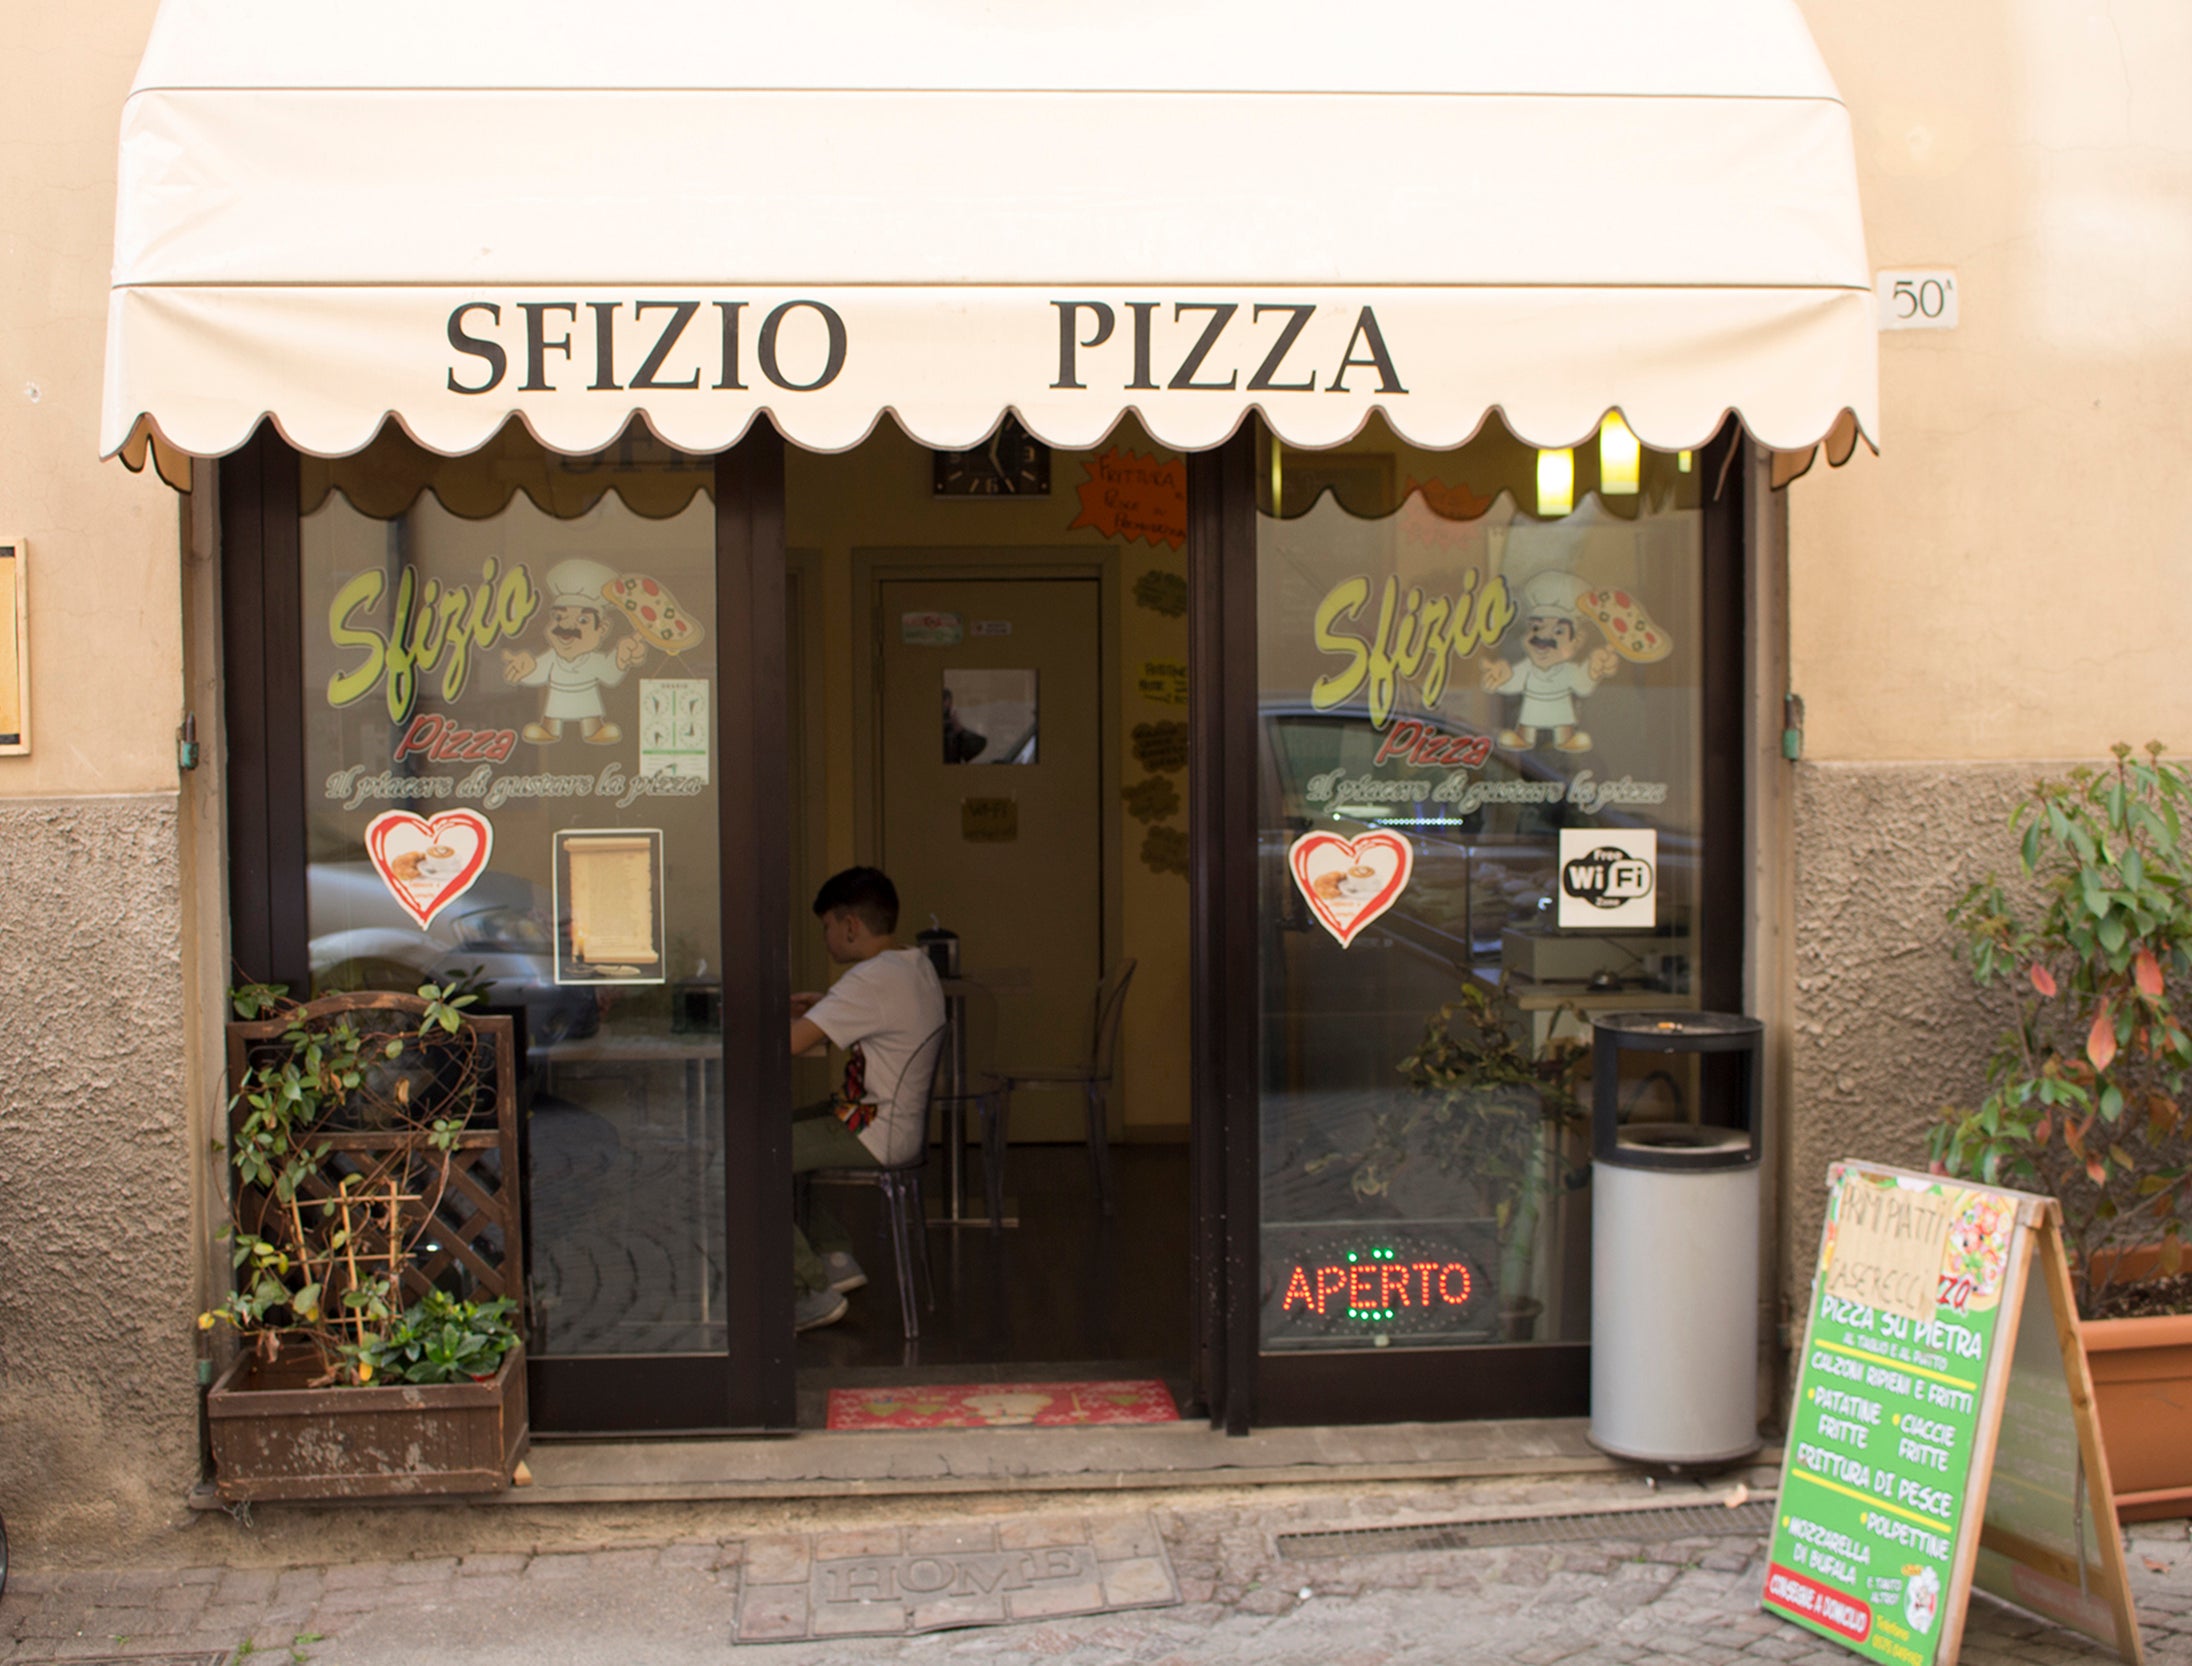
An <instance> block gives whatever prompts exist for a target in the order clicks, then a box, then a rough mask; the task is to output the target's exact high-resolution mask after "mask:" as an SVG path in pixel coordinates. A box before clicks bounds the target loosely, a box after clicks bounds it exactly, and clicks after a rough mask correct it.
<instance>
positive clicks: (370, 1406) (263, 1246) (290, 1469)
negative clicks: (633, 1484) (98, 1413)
mask: <svg viewBox="0 0 2192 1666" xmlns="http://www.w3.org/2000/svg"><path fill="white" fill-rule="evenodd" d="M233 999H234V1004H235V1009H236V1012H237V1015H238V1018H239V1022H237V1023H233V1024H231V1025H230V1026H229V1063H230V1079H231V1080H232V1081H233V1082H234V1083H235V1084H236V1091H235V1095H234V1098H233V1099H232V1100H231V1102H230V1106H229V1160H230V1165H231V1167H232V1168H233V1170H234V1172H235V1181H234V1195H233V1199H232V1210H231V1213H232V1220H231V1223H230V1226H229V1227H228V1229H227V1231H226V1234H225V1235H226V1236H227V1238H228V1239H229V1241H230V1243H231V1245H232V1257H231V1259H232V1265H233V1268H234V1273H235V1286H234V1288H233V1290H231V1291H230V1293H229V1294H228V1295H227V1296H226V1297H224V1298H223V1299H222V1300H221V1301H220V1302H219V1303H217V1304H216V1305H215V1306H214V1307H213V1308H211V1309H210V1310H209V1311H207V1312H206V1313H204V1314H202V1315H201V1316H200V1318H199V1321H198V1322H199V1325H200V1327H201V1328H202V1329H204V1330H207V1331H214V1330H216V1329H218V1328H221V1327H226V1328H227V1329H229V1330H232V1331H233V1332H234V1333H235V1334H236V1335H237V1336H238V1337H240V1338H241V1339H242V1340H243V1341H244V1342H245V1343H246V1344H247V1346H246V1347H245V1348H243V1349H242V1350H241V1351H240V1353H239V1354H238V1357H237V1358H236V1359H235V1360H234V1361H233V1363H231V1364H230V1366H229V1367H228V1369H227V1370H226V1371H225V1372H223V1373H222V1374H221V1376H220V1378H219V1380H218V1381H217V1382H216V1383H215V1384H214V1386H213V1388H212V1389H211V1391H210V1392H209V1394H208V1397H207V1407H206V1411H207V1419H208V1423H209V1428H210V1434H211V1441H212V1447H213V1456H214V1471H215V1473H214V1480H215V1485H216V1487H217V1488H218V1490H219V1492H220V1494H221V1496H222V1497H223V1498H225V1499H233V1500H264V1499H301V1498H320V1499H326V1498H360V1497H384V1496H394V1495H415V1494H426V1493H468V1492H492V1491H498V1490H500V1489H501V1488H503V1487H505V1486H507V1485H509V1484H510V1480H511V1477H512V1474H513V1472H514V1471H515V1470H516V1468H517V1466H518V1464H519V1461H520V1459H521V1458H522V1456H523V1453H524V1450H525V1444H526V1439H527V1425H526V1412H525V1351H524V1345H523V1342H522V1339H521V1337H520V1333H519V1327H518V1318H519V1312H520V1306H519V1301H518V1295H519V1288H518V1285H519V1275H518V1269H519V1268H520V1267H521V1266H522V1265H523V1259H522V1246H521V1244H520V1241H519V1229H518V1211H517V1208H516V1204H515V1188H516V1182H517V1141H516V1117H515V1093H514V1067H515V1055H514V1049H513V1046H512V1038H511V1024H510V1020H509V1019H507V1018H486V1017H475V1016H472V1015H469V1014H467V1013H466V1012H465V1011H464V1010H463V1009H464V1008H466V1007H468V1006H469V1005H471V1004H472V1002H473V1000H474V999H475V997H473V996H472V995H469V994H466V993H462V992H461V991H459V990H458V989H457V988H455V987H446V988H445V987H437V986H435V985H431V984H429V985H426V986H424V987H422V988H421V989H420V990H419V992H418V995H417V996H416V997H412V996H406V995H396V994H379V993H361V994H343V995H333V996H328V997H325V998H323V999H321V1000H318V1001H315V1002H312V1003H311V1004H309V1005H299V1004H298V1003H296V1002H293V1001H291V1000H289V999H288V998H287V997H286V995H285V994H284V993H283V992H282V991H281V990H279V989H276V988H271V987H268V986H265V985H253V986H251V987H248V988H245V989H241V990H238V991H237V992H236V993H235V995H234V998H233Z"/></svg>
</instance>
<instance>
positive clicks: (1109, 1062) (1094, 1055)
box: [1088, 956, 1136, 1082]
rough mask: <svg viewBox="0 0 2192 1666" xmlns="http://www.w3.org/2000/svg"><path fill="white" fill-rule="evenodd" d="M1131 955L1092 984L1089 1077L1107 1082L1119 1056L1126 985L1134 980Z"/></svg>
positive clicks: (1134, 963)
mask: <svg viewBox="0 0 2192 1666" xmlns="http://www.w3.org/2000/svg"><path fill="white" fill-rule="evenodd" d="M1135 965H1136V962H1135V960H1134V959H1133V957H1132V956H1129V957H1128V958H1127V959H1125V960H1122V961H1120V962H1119V964H1118V965H1116V966H1114V967H1112V969H1111V970H1110V971H1108V972H1106V973H1105V974H1104V981H1103V982H1102V983H1100V984H1098V985H1097V986H1096V1028H1095V1030H1094V1031H1093V1032H1092V1033H1091V1035H1090V1037H1089V1047H1088V1074H1089V1080H1091V1081H1095V1082H1108V1081H1110V1080H1111V1072H1112V1068H1113V1066H1114V1065H1116V1064H1117V1062H1118V1058H1119V1021H1120V1019H1121V1018H1122V1017H1123V1016H1124V1015H1125V1013H1126V986H1127V985H1128V984H1130V983H1132V982H1133V981H1134V967H1135Z"/></svg>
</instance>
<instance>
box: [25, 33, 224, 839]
mask: <svg viewBox="0 0 2192 1666" xmlns="http://www.w3.org/2000/svg"><path fill="white" fill-rule="evenodd" d="M153 11H154V0H113V3H102V4H100V5H96V6H55V5H50V4H44V3H42V0H0V40H5V41H6V42H7V49H6V50H5V51H4V52H0V204H4V205H5V207H4V210H0V536H4V537H20V538H22V539H24V540H25V541H26V542H27V543H28V544H29V546H30V553H31V583H30V604H31V629H30V669H31V752H30V755H29V756H28V757H23V758H0V796H12V797H22V796H28V795H53V794H74V793H132V792H152V791H168V792H171V791H173V790H174V788H175V784H176V769H175V726H176V724H177V722H178V721H179V720H180V717H181V707H182V613H181V607H182V603H181V590H180V580H179V576H178V574H179V553H178V552H179V550H180V547H181V533H180V529H179V526H178V523H177V511H176V495H175V493H173V492H172V491H170V490H169V489H168V488H167V487H166V486H164V485H162V484H161V483H160V481H159V480H158V479H157V478H155V477H153V476H151V475H149V474H147V475H144V476H138V475H132V474H131V473H129V471H128V470H126V469H124V468H123V467H122V466H121V465H120V464H119V463H102V462H100V461H99V430H98V420H99V382H100V367H101V362H102V360H103V358H104V354H105V347H106V341H105V337H106V304H107V269H108V266H109V264H110V261H111V257H112V252H113V247H114V147H115V135H116V133H117V131H118V129H119V126H120V122H121V110H122V99H123V97H124V95H125V94H127V92H128V91H129V82H130V77H131V75H132V74H133V73H134V72H135V70H136V68H137V57H138V54H139V53H140V52H141V51H142V50H143V48H144V42H145V35H146V32H147V31H148V30H149V29H150V27H151V24H152V14H153Z"/></svg>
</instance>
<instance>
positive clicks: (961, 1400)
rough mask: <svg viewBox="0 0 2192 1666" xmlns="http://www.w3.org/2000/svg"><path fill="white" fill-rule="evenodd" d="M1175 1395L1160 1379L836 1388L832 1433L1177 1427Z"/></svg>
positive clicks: (834, 1390) (1177, 1417) (832, 1393)
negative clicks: (1124, 1425) (1123, 1425)
mask: <svg viewBox="0 0 2192 1666" xmlns="http://www.w3.org/2000/svg"><path fill="white" fill-rule="evenodd" d="M1179 1420H1180V1412H1179V1408H1178V1407H1177V1406H1175V1405H1174V1404H1173V1403H1172V1391H1171V1390H1170V1389H1168V1388H1166V1387H1165V1385H1164V1384H1163V1383H1161V1382H1159V1381H1158V1380H1157V1379H1156V1378H1155V1377H1146V1378H1142V1379H1139V1380H1134V1381H1125V1382H1092V1383H930V1384H923V1385H919V1386H914V1387H906V1388H833V1389H831V1390H830V1415H829V1423H828V1425H827V1426H828V1427H829V1428H832V1429H1004V1428H1027V1427H1033V1428H1037V1429H1077V1428H1084V1427H1086V1426H1087V1425H1089V1424H1092V1423H1177V1422H1179Z"/></svg>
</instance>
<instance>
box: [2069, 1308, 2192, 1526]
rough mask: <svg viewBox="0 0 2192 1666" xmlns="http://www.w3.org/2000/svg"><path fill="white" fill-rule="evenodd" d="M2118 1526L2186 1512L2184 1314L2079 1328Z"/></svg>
mask: <svg viewBox="0 0 2192 1666" xmlns="http://www.w3.org/2000/svg"><path fill="white" fill-rule="evenodd" d="M2078 1335H2079V1339H2080V1340H2081V1341H2082V1342H2083V1343H2084V1344H2085V1360H2086V1368H2087V1369H2088V1370H2089V1371H2091V1372H2092V1374H2093V1403H2094V1405H2095V1407H2096V1408H2097V1409H2098V1411H2099V1413H2100V1420H2101V1450H2102V1451H2103V1452H2104V1453H2106V1454H2107V1457H2108V1482H2109V1485H2110V1487H2112V1488H2113V1489H2114V1490H2115V1494H2116V1518H2117V1520H2119V1521H2161V1520H2165V1519H2167V1518H2170V1517H2173V1516H2181V1515H2184V1514H2186V1513H2187V1512H2188V1511H2192V1314H2175V1315H2170V1316H2165V1317H2162V1318H2155V1319H2099V1320H2091V1321H2085V1320H2081V1321H2080V1322H2079V1325H2078Z"/></svg>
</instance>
